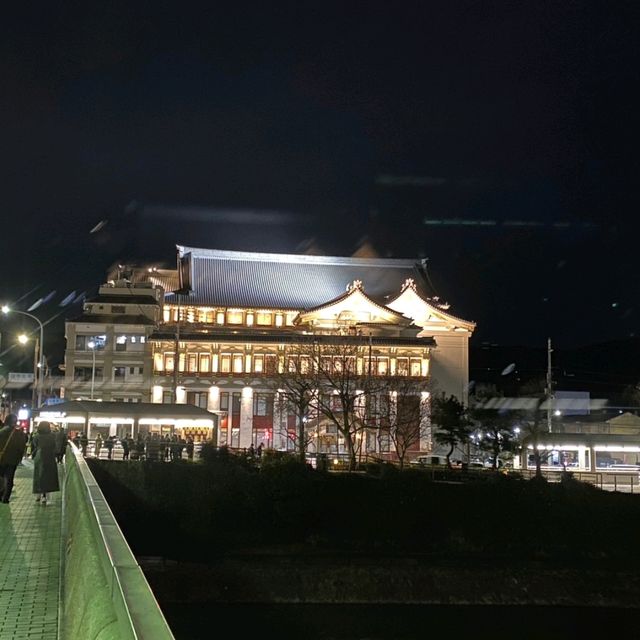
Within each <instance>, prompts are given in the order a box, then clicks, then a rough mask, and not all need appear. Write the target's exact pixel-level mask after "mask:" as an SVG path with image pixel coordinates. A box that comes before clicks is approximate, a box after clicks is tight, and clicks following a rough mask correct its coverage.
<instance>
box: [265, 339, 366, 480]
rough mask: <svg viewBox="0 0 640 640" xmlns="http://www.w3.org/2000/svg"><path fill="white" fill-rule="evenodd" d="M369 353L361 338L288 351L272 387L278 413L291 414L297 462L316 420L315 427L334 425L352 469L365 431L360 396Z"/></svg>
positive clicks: (305, 344)
mask: <svg viewBox="0 0 640 640" xmlns="http://www.w3.org/2000/svg"><path fill="white" fill-rule="evenodd" d="M327 338H329V337H327ZM368 353H369V352H368V349H367V347H366V340H365V339H363V338H362V337H360V336H353V337H350V336H332V337H331V338H330V339H326V340H322V339H314V340H309V341H307V342H301V343H299V344H296V345H292V346H291V347H289V348H288V349H287V351H286V354H285V355H284V358H283V360H282V361H281V363H280V365H279V367H278V371H277V372H275V374H274V377H273V382H272V384H273V386H274V390H277V393H278V397H279V400H278V401H277V402H278V405H279V407H280V408H281V410H283V411H286V412H287V415H294V416H295V419H296V433H295V436H293V439H294V441H295V443H296V451H297V452H298V455H299V456H300V459H301V460H304V458H305V453H306V448H307V446H308V445H309V443H310V442H311V441H312V437H311V436H310V434H309V433H308V431H307V422H308V421H309V419H310V418H311V419H312V420H313V419H315V420H316V422H317V424H316V429H319V428H320V421H321V420H322V421H324V422H325V423H329V424H331V425H333V426H335V428H336V430H337V432H338V434H339V435H340V436H342V438H343V440H344V444H345V448H346V450H347V453H348V455H349V468H350V469H351V470H352V469H354V468H355V466H356V455H357V450H358V444H357V441H358V439H359V438H358V436H359V434H362V433H363V431H364V429H365V424H364V407H365V398H366V396H367V394H368V393H371V390H372V386H373V385H372V383H371V379H372V378H371V376H370V375H368V373H369V371H368V365H367V363H366V361H367V359H368ZM289 437H290V438H291V437H292V435H291V434H289Z"/></svg>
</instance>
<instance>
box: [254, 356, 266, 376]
mask: <svg viewBox="0 0 640 640" xmlns="http://www.w3.org/2000/svg"><path fill="white" fill-rule="evenodd" d="M253 370H254V371H255V373H262V372H263V371H264V356H254V357H253Z"/></svg>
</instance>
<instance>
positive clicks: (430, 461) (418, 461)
mask: <svg viewBox="0 0 640 640" xmlns="http://www.w3.org/2000/svg"><path fill="white" fill-rule="evenodd" d="M409 464H412V465H417V466H420V467H428V466H442V467H445V466H446V465H447V457H446V456H439V455H435V456H434V455H430V456H418V457H417V458H415V459H414V460H411V461H410V463H409ZM451 466H452V467H460V466H462V461H461V460H457V459H454V458H451Z"/></svg>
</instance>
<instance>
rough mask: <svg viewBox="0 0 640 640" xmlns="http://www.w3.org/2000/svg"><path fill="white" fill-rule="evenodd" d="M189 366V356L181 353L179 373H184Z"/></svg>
mask: <svg viewBox="0 0 640 640" xmlns="http://www.w3.org/2000/svg"><path fill="white" fill-rule="evenodd" d="M186 364H187V354H186V353H181V354H180V355H179V356H178V371H184V367H185V365H186Z"/></svg>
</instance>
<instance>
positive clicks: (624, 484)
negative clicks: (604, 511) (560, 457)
mask: <svg viewBox="0 0 640 640" xmlns="http://www.w3.org/2000/svg"><path fill="white" fill-rule="evenodd" d="M568 471H569V472H570V473H571V475H572V477H573V478H575V479H576V480H579V481H580V482H587V483H589V484H592V485H594V486H596V487H599V488H600V489H605V490H611V489H613V491H624V492H627V493H637V492H640V478H639V476H638V473H637V472H620V471H573V470H572V469H568ZM515 472H516V473H519V474H520V475H522V477H524V478H533V477H534V476H535V475H536V472H535V470H533V469H516V470H515ZM541 473H542V476H543V477H544V478H546V479H547V480H550V481H551V482H557V481H559V480H560V477H561V475H562V470H555V469H553V470H552V469H544V468H543V469H541Z"/></svg>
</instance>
